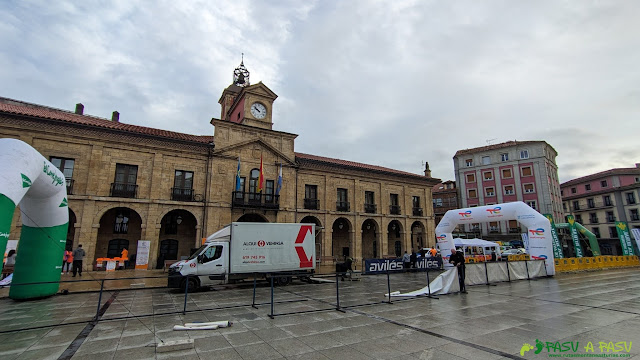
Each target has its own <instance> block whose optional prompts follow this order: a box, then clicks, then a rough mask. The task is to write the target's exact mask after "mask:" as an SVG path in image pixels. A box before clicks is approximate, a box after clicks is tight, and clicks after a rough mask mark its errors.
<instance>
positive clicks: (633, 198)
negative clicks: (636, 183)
mask: <svg viewBox="0 0 640 360" xmlns="http://www.w3.org/2000/svg"><path fill="white" fill-rule="evenodd" d="M626 195H627V204H635V203H636V195H635V194H634V193H632V192H628V193H627V194H626Z"/></svg>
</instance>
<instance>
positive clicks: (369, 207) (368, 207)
mask: <svg viewBox="0 0 640 360" xmlns="http://www.w3.org/2000/svg"><path fill="white" fill-rule="evenodd" d="M376 211H378V207H377V206H376V204H368V203H364V212H365V213H367V214H375V213H376Z"/></svg>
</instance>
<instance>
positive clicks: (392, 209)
mask: <svg viewBox="0 0 640 360" xmlns="http://www.w3.org/2000/svg"><path fill="white" fill-rule="evenodd" d="M400 213H401V212H400V205H389V214H391V215H400Z"/></svg>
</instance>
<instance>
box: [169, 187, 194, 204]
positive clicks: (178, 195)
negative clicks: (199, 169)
mask: <svg viewBox="0 0 640 360" xmlns="http://www.w3.org/2000/svg"><path fill="white" fill-rule="evenodd" d="M193 195H194V194H193V189H185V188H171V200H174V201H193Z"/></svg>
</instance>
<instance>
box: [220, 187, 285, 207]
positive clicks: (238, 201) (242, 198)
mask: <svg viewBox="0 0 640 360" xmlns="http://www.w3.org/2000/svg"><path fill="white" fill-rule="evenodd" d="M231 207H233V208H252V209H268V210H277V209H279V208H280V195H272V194H262V193H251V192H245V191H233V192H232V193H231Z"/></svg>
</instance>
